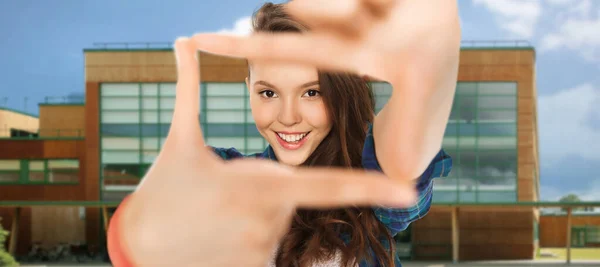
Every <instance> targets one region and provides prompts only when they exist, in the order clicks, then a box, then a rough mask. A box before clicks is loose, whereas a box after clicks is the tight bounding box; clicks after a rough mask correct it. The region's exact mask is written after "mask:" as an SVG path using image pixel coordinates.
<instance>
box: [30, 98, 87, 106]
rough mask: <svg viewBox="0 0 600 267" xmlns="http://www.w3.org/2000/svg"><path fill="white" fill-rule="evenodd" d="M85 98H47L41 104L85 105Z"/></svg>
mask: <svg viewBox="0 0 600 267" xmlns="http://www.w3.org/2000/svg"><path fill="white" fill-rule="evenodd" d="M84 103H85V96H46V97H44V102H42V103H40V104H50V105H52V104H84Z"/></svg>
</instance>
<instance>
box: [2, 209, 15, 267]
mask: <svg viewBox="0 0 600 267" xmlns="http://www.w3.org/2000/svg"><path fill="white" fill-rule="evenodd" d="M1 222H2V217H0V266H19V263H17V262H16V261H15V259H14V258H13V256H12V255H10V254H9V253H8V252H7V251H6V248H4V242H6V237H7V236H8V235H9V234H10V232H8V231H6V230H4V227H2V223H1Z"/></svg>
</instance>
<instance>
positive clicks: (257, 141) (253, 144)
mask: <svg viewBox="0 0 600 267" xmlns="http://www.w3.org/2000/svg"><path fill="white" fill-rule="evenodd" d="M266 147H267V141H266V140H265V139H263V138H257V137H251V138H248V147H247V149H250V150H258V151H261V152H262V151H263V150H265V148H266Z"/></svg>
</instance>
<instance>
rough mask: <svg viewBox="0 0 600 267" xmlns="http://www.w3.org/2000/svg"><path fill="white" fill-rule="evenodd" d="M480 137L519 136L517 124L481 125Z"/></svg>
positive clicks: (479, 126)
mask: <svg viewBox="0 0 600 267" xmlns="http://www.w3.org/2000/svg"><path fill="white" fill-rule="evenodd" d="M478 128H479V129H478V131H479V135H480V136H507V135H509V136H511V135H516V134H517V124H515V123H480V124H479V125H478Z"/></svg>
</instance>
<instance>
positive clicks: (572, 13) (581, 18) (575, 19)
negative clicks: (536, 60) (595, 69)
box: [539, 0, 600, 62]
mask: <svg viewBox="0 0 600 267" xmlns="http://www.w3.org/2000/svg"><path fill="white" fill-rule="evenodd" d="M570 3H571V4H572V5H569V8H567V9H565V10H563V11H561V12H559V13H558V14H557V16H556V21H555V24H556V26H555V27H552V29H553V30H552V31H550V32H548V33H547V34H546V35H544V37H543V38H542V39H541V42H540V46H539V50H540V52H542V53H543V52H547V51H553V50H557V49H562V48H567V49H571V50H574V51H577V52H578V53H579V54H580V55H581V56H582V57H583V58H584V59H585V60H588V61H590V62H596V61H600V7H596V8H595V9H594V6H593V4H592V1H591V0H579V1H571V2H570Z"/></svg>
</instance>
